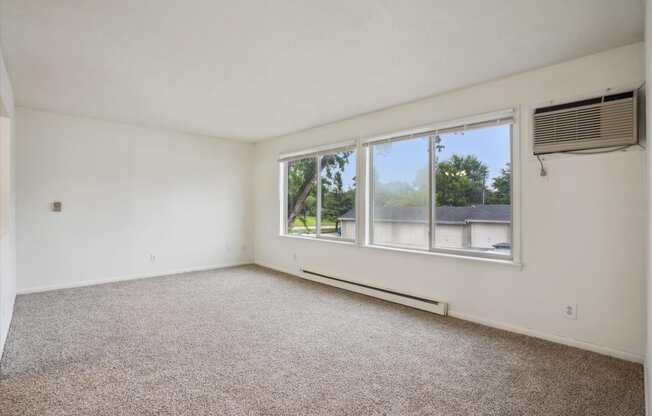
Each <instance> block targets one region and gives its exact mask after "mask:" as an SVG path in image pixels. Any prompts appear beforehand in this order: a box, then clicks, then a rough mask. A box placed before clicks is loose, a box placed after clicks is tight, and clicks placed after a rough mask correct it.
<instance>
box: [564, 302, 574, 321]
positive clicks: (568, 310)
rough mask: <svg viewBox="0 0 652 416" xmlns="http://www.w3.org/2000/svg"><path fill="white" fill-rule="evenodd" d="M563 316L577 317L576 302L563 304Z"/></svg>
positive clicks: (568, 317)
mask: <svg viewBox="0 0 652 416" xmlns="http://www.w3.org/2000/svg"><path fill="white" fill-rule="evenodd" d="M563 312H564V318H566V319H577V304H573V303H569V304H568V305H564V310H563Z"/></svg>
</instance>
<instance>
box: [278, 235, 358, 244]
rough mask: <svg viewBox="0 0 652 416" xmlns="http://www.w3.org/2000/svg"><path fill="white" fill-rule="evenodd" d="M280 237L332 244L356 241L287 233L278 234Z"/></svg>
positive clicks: (353, 242)
mask: <svg viewBox="0 0 652 416" xmlns="http://www.w3.org/2000/svg"><path fill="white" fill-rule="evenodd" d="M278 236H279V237H281V238H289V239H291V240H304V241H306V240H308V241H320V242H325V243H334V244H343V245H345V246H357V244H356V242H355V241H353V240H341V239H336V238H329V237H319V238H318V237H304V236H301V235H288V234H279V235H278Z"/></svg>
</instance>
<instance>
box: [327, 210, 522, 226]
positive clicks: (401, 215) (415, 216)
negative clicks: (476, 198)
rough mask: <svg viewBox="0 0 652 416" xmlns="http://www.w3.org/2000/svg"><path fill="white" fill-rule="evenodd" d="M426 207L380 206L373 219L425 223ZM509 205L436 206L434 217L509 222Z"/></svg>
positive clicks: (441, 220)
mask: <svg viewBox="0 0 652 416" xmlns="http://www.w3.org/2000/svg"><path fill="white" fill-rule="evenodd" d="M427 218H428V208H426V207H382V208H376V209H374V219H375V220H376V221H386V222H417V223H425V222H427ZM511 218H512V207H511V206H510V205H471V206H468V207H437V210H436V212H435V219H436V221H437V223H439V224H465V223H468V222H510V221H511ZM340 219H341V220H343V221H353V220H355V210H354V209H350V210H349V211H348V212H346V213H345V214H344V215H342V216H341V217H340Z"/></svg>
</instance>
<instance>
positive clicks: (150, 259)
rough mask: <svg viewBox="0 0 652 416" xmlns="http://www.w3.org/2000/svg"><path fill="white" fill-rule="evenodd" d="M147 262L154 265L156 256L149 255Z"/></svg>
mask: <svg viewBox="0 0 652 416" xmlns="http://www.w3.org/2000/svg"><path fill="white" fill-rule="evenodd" d="M149 261H150V263H154V262H155V261H156V256H155V255H154V254H150V255H149Z"/></svg>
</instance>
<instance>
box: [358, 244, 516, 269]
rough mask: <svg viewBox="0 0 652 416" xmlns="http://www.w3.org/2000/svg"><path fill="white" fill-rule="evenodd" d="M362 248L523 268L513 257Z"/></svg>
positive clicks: (387, 247)
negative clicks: (501, 257) (503, 257)
mask: <svg viewBox="0 0 652 416" xmlns="http://www.w3.org/2000/svg"><path fill="white" fill-rule="evenodd" d="M363 248H370V249H374V250H384V251H395V252H398V253H409V254H417V255H421V256H434V257H447V258H450V259H459V260H464V261H475V262H481V263H491V264H499V265H503V266H509V267H516V268H518V269H522V268H523V263H521V262H518V261H514V260H513V259H500V258H494V257H480V256H473V255H468V256H465V255H463V254H451V253H443V252H440V251H425V250H412V249H409V248H400V247H389V246H379V245H374V244H369V245H366V246H363Z"/></svg>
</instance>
